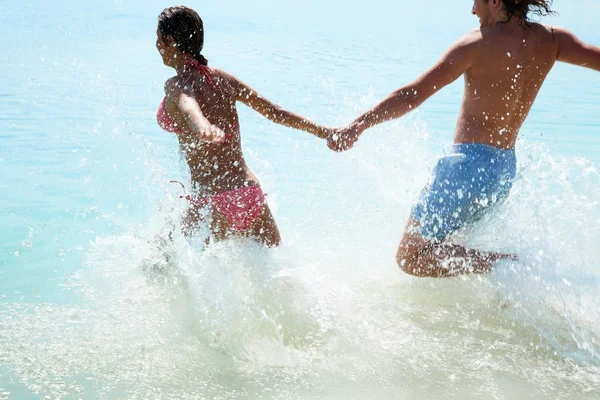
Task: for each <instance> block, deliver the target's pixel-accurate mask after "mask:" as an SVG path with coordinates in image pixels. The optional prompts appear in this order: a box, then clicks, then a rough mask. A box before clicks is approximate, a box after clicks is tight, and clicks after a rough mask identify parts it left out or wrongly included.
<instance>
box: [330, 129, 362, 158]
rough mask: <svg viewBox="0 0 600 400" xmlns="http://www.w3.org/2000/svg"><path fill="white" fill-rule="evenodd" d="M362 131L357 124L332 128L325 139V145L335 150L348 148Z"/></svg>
mask: <svg viewBox="0 0 600 400" xmlns="http://www.w3.org/2000/svg"><path fill="white" fill-rule="evenodd" d="M362 131H363V130H362V129H360V126H359V125H358V124H350V125H348V126H346V127H343V128H338V129H334V130H333V131H332V133H331V135H330V136H329V138H328V139H327V146H328V147H329V148H330V149H331V150H333V151H337V152H342V151H346V150H350V149H351V148H352V146H354V143H356V141H357V140H358V137H359V136H360V134H361V133H362Z"/></svg>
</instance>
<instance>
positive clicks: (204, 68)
mask: <svg viewBox="0 0 600 400" xmlns="http://www.w3.org/2000/svg"><path fill="white" fill-rule="evenodd" d="M184 66H186V67H190V68H195V69H196V70H198V71H199V72H200V73H201V74H202V76H204V78H205V79H206V83H208V86H210V88H211V89H212V90H217V86H216V85H215V81H214V80H213V78H212V76H211V74H210V68H209V67H208V65H204V64H200V62H199V61H198V60H196V59H195V58H188V59H186V60H185V64H184Z"/></svg>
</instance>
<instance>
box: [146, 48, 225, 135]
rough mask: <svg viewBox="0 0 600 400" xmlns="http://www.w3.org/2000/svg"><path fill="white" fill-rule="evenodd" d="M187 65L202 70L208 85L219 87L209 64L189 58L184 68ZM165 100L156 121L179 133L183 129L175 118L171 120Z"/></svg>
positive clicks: (166, 129) (165, 127)
mask: <svg viewBox="0 0 600 400" xmlns="http://www.w3.org/2000/svg"><path fill="white" fill-rule="evenodd" d="M186 67H187V68H195V69H197V70H198V71H200V73H201V74H202V75H203V76H204V79H205V80H206V82H207V83H208V86H210V87H211V89H212V90H216V89H217V87H216V86H215V82H214V81H213V79H212V76H211V75H210V68H209V67H208V66H206V65H203V64H200V63H199V62H198V60H196V59H195V58H188V59H186V61H185V64H184V68H186ZM181 72H182V71H177V74H178V75H179V74H180V73H181ZM165 100H166V97H165V98H163V99H162V101H161V102H160V105H159V106H158V111H157V112H156V121H157V122H158V125H159V126H160V127H161V128H163V129H164V130H165V131H167V132H171V133H175V134H179V133H181V131H180V130H179V128H177V124H175V123H174V122H173V120H171V117H169V114H168V113H167V108H166V106H165Z"/></svg>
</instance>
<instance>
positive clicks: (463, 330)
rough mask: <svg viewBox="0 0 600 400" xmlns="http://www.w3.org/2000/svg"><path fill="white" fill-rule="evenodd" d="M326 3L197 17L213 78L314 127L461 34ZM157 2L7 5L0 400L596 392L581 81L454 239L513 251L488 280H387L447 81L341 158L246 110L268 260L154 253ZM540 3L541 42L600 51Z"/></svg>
mask: <svg viewBox="0 0 600 400" xmlns="http://www.w3.org/2000/svg"><path fill="white" fill-rule="evenodd" d="M322 3H323V2H318V1H302V2H300V1H296V0H291V1H288V2H285V5H282V3H281V2H275V1H272V0H261V1H255V2H246V1H241V0H235V1H220V2H214V3H202V4H200V3H198V4H190V5H191V6H193V7H194V8H196V9H197V10H198V11H199V12H200V14H201V15H202V16H203V19H204V20H205V25H206V30H207V37H206V48H205V55H206V56H207V58H208V59H209V60H210V62H211V64H212V65H215V66H218V67H220V68H223V69H225V70H227V71H229V72H231V73H233V74H235V75H237V76H238V77H240V78H241V79H242V80H244V81H245V82H247V83H248V84H249V85H250V86H252V87H254V88H255V89H257V90H258V91H259V92H260V93H262V94H264V95H265V96H267V97H268V98H270V99H272V100H274V101H276V102H278V103H280V104H281V105H283V106H284V107H287V108H290V109H292V110H294V111H296V112H299V113H301V114H304V115H306V116H308V117H311V118H313V119H315V120H317V121H319V122H322V123H325V124H329V125H342V124H344V123H347V122H348V121H350V120H351V119H352V118H353V117H354V116H356V115H357V114H358V113H359V112H361V111H362V110H364V109H366V108H367V107H369V106H372V105H373V104H374V103H375V102H376V101H377V100H378V99H380V98H382V97H383V96H385V95H387V94H388V93H389V92H390V91H391V90H393V89H395V88H397V87H398V86H400V85H403V84H405V83H407V82H408V81H410V80H411V79H413V78H415V77H416V76H418V74H419V73H420V72H422V70H424V69H425V68H427V67H428V66H429V65H430V64H431V63H432V62H434V61H435V60H436V58H437V57H438V56H439V55H440V54H441V52H442V51H443V50H444V49H445V48H446V47H447V46H448V45H449V44H450V43H451V42H452V40H453V39H454V38H456V37H458V36H459V35H461V34H463V33H464V32H466V31H468V30H470V29H472V28H474V27H476V25H477V20H476V18H475V17H473V16H471V15H470V7H471V2H468V1H465V2H463V3H464V4H458V5H457V4H450V2H445V1H444V2H442V1H439V2H432V3H431V4H429V3H428V5H427V6H425V5H423V4H420V3H417V2H414V4H407V5H405V4H399V2H394V1H391V0H374V1H371V2H369V4H368V7H366V6H364V5H361V6H359V5H352V4H349V3H347V2H342V1H339V0H332V1H328V2H326V3H327V4H322ZM166 5H167V4H164V3H160V2H156V1H146V2H142V1H139V0H131V1H126V0H115V1H112V2H107V1H99V0H92V1H88V2H85V4H80V3H72V4H67V2H64V1H63V2H42V1H38V0H36V1H32V2H28V3H27V4H21V3H17V2H15V1H12V0H8V1H4V2H3V3H2V7H1V10H2V12H1V13H0V15H1V16H0V33H2V36H3V38H4V40H3V41H2V43H1V44H0V50H1V51H0V61H1V64H2V68H1V69H0V106H1V108H2V110H3V113H2V115H1V116H0V132H1V134H0V135H1V137H2V145H0V174H1V176H0V178H1V179H0V192H1V193H3V195H2V197H1V198H0V206H1V207H0V209H1V210H3V213H2V215H3V219H2V223H3V224H2V225H3V229H2V231H1V233H0V235H1V239H2V240H1V243H2V245H1V246H0V399H4V398H10V399H13V398H15V399H35V398H44V397H45V396H48V398H53V399H54V398H86V399H87V398H90V399H91V398H110V399H113V398H119V399H121V398H123V399H124V398H131V399H135V398H140V399H149V398H177V399H186V398H189V399H197V398H202V397H205V398H223V399H234V398H243V399H246V398H281V399H288V398H310V399H314V398H377V399H388V398H390V399H391V398H400V399H410V398H446V397H448V396H457V397H459V398H499V399H502V398H543V397H552V398H598V396H600V378H599V377H600V354H599V352H600V344H599V341H600V322H599V317H600V311H599V308H598V306H599V305H600V295H599V294H598V293H600V292H599V290H598V289H599V288H600V265H599V263H598V261H597V260H598V259H600V249H599V248H598V246H597V239H598V237H600V228H599V227H600V209H599V204H600V202H599V201H598V198H599V197H600V185H599V183H600V177H599V174H598V165H599V164H600V155H599V154H600V153H599V152H598V148H599V145H600V135H599V134H598V130H599V128H600V122H599V121H598V119H597V110H598V107H597V103H598V101H600V96H599V95H598V93H600V91H599V89H600V81H599V78H598V77H599V75H598V74H597V73H594V72H592V71H587V70H583V69H579V68H575V67H572V66H566V65H558V66H557V67H556V69H555V70H554V71H553V72H552V73H551V75H550V76H549V77H548V80H547V82H546V86H545V87H544V88H543V89H542V92H541V93H540V96H539V98H538V100H537V103H536V105H535V106H534V109H533V111H532V113H531V115H530V118H529V119H528V121H527V123H526V125H525V126H524V128H523V130H522V134H521V139H520V141H519V143H518V148H517V153H518V157H519V171H518V174H517V182H516V184H515V187H514V190H513V192H512V194H511V197H510V198H509V199H508V201H507V202H506V203H504V204H503V205H502V206H501V207H499V208H498V209H497V210H495V211H494V212H493V213H492V214H490V215H489V216H487V217H486V218H485V219H484V220H483V221H482V222H481V223H480V224H479V225H477V226H475V227H472V228H471V229H469V230H467V231H465V232H461V233H460V234H459V235H458V238H457V240H458V241H460V242H461V243H464V244H468V245H471V246H474V247H478V248H484V249H490V250H500V251H510V252H515V253H517V254H518V255H519V257H520V259H521V261H520V262H519V263H516V264H503V265H498V267H497V269H496V271H495V272H494V273H493V274H491V275H490V276H485V277H467V278H462V279H453V280H445V281H431V280H414V279H411V278H408V277H406V276H404V275H402V274H401V273H400V272H399V271H398V270H397V267H396V266H395V262H394V253H395V248H396V245H397V242H398V240H399V238H400V235H401V232H402V230H403V224H404V223H405V220H406V218H407V216H408V213H409V210H410V206H411V203H412V201H413V199H414V198H415V196H416V195H417V194H418V192H419V190H420V189H421V188H422V186H423V185H424V183H425V181H426V179H427V176H428V171H429V168H430V167H431V166H432V163H433V162H434V160H435V158H436V157H438V156H440V155H442V154H443V152H444V151H445V150H446V151H447V150H448V149H449V148H450V145H451V138H452V130H453V126H454V119H455V117H456V112H457V110H458V104H459V101H460V98H461V96H462V82H457V83H455V84H453V85H451V86H450V87H448V88H445V89H444V90H443V91H442V92H440V93H439V94H438V95H436V96H435V97H434V98H432V99H431V100H430V101H429V102H428V103H427V104H425V105H424V106H423V107H422V108H421V109H420V110H418V111H417V112H415V113H413V114H411V115H410V116H408V117H407V118H405V119H403V120H401V121H397V122H394V123H390V124H386V125H383V126H381V127H378V128H377V129H373V130H372V131H370V132H367V133H366V134H365V135H364V137H363V138H361V141H360V142H359V144H358V145H357V146H356V148H355V149H353V150H352V151H351V152H349V153H345V154H334V153H332V152H330V151H329V150H328V149H327V148H326V146H325V144H324V143H323V142H321V141H319V140H318V139H315V138H313V137H311V136H309V135H307V134H304V133H302V132H297V131H292V130H289V129H286V128H283V127H279V126H275V125H273V124H271V123H269V122H268V121H266V120H264V119H262V118H261V117H259V116H258V115H256V114H253V113H252V112H250V111H248V110H247V109H244V108H241V107H240V114H241V126H242V138H243V145H244V152H245V155H246V158H247V160H248V163H249V164H250V166H251V168H252V169H253V170H254V171H255V172H256V173H257V175H259V177H260V178H261V181H262V183H263V186H264V187H265V189H266V191H267V192H268V194H269V195H268V196H269V197H268V199H269V202H270V204H271V206H272V208H273V211H274V213H275V216H276V218H277V221H278V223H279V225H280V228H281V231H282V235H283V238H284V242H285V243H284V246H282V248H280V249H277V250H272V251H265V250H263V249H259V248H257V247H256V246H255V245H253V244H252V243H246V242H228V243H223V244H219V245H217V246H214V247H212V248H209V249H207V250H205V251H203V247H202V246H201V245H200V244H199V243H195V242H192V243H188V242H187V241H185V240H184V239H183V238H180V237H177V238H176V240H175V244H174V245H173V246H171V247H169V248H168V249H158V248H157V247H156V244H155V241H154V240H153V238H154V236H155V235H156V234H163V233H164V232H166V231H167V230H168V229H170V227H171V224H177V223H178V217H179V215H180V213H181V211H182V209H183V208H184V206H185V204H184V203H182V202H181V201H180V200H179V198H178V196H179V194H180V193H179V191H178V189H179V188H178V187H177V186H172V185H169V184H168V183H167V182H168V180H169V179H179V180H184V181H185V180H186V176H187V174H186V171H185V168H184V165H183V163H182V161H181V159H180V155H179V153H178V149H177V142H176V138H175V137H174V136H172V135H170V134H167V133H165V132H163V131H161V130H160V129H159V128H158V126H157V125H156V123H155V120H154V113H155V110H156V107H157V105H158V102H159V101H160V99H161V97H162V94H163V92H162V84H163V82H164V81H165V79H167V78H168V77H169V76H171V74H172V71H170V70H169V69H167V68H166V67H164V66H163V65H162V64H161V62H160V57H159V55H158V53H157V52H156V49H155V48H154V42H155V29H156V17H157V15H158V14H159V13H160V11H161V10H162V8H163V7H164V6H166ZM555 7H556V9H557V10H558V11H560V12H561V15H560V16H559V17H553V18H549V19H547V22H550V23H556V24H561V25H564V26H566V27H569V28H572V29H574V30H575V31H576V32H577V33H578V34H579V35H580V36H581V37H582V38H583V39H585V40H587V41H589V42H591V43H594V44H596V45H598V44H600V34H598V31H597V29H596V25H597V24H596V18H595V16H596V15H597V13H598V11H600V5H598V4H597V2H595V1H592V0H589V1H584V0H579V1H570V2H567V1H566V0H563V1H559V0H557V1H556V2H555ZM164 252H167V253H168V254H169V255H170V262H169V263H167V264H166V265H163V264H165V261H164V256H163V254H164ZM157 265H163V267H165V268H166V270H167V272H165V273H162V274H153V273H149V272H148V271H147V268H145V267H148V266H151V267H152V266H154V267H156V266H157Z"/></svg>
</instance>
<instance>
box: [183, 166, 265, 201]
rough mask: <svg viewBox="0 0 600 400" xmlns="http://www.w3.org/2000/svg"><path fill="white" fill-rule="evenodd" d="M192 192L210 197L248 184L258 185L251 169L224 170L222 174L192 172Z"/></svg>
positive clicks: (199, 195) (197, 195) (198, 195)
mask: <svg viewBox="0 0 600 400" xmlns="http://www.w3.org/2000/svg"><path fill="white" fill-rule="evenodd" d="M191 181H192V192H193V194H194V195H195V196H196V197H210V196H214V195H216V194H220V193H224V192H229V191H232V190H237V189H241V188H245V187H249V186H260V182H259V181H258V179H257V178H256V176H255V175H254V174H253V173H252V171H250V170H248V169H245V170H244V171H241V172H231V173H227V172H225V173H224V175H217V174H211V175H205V174H194V173H192V176H191Z"/></svg>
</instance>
